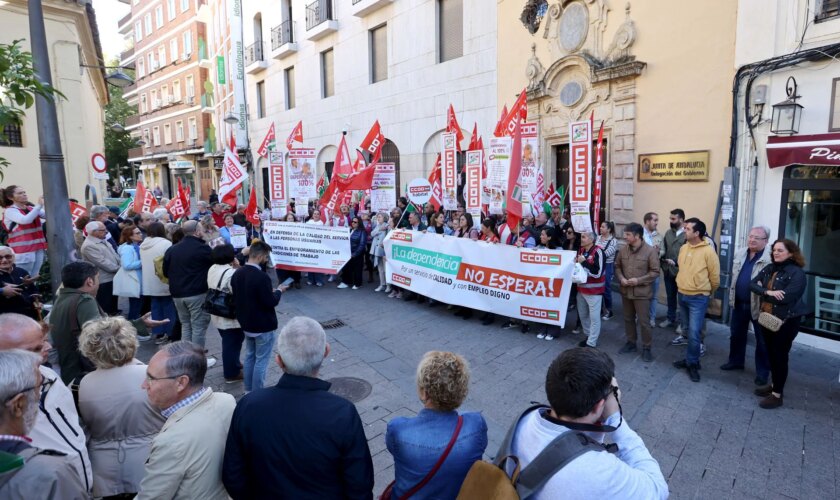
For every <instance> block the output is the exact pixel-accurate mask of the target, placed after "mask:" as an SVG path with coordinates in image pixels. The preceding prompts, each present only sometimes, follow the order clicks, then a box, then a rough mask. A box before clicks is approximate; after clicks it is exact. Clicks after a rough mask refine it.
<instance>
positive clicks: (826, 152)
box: [767, 134, 840, 168]
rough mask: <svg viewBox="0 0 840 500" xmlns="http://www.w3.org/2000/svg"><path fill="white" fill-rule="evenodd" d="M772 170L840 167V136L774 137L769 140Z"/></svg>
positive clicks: (768, 158) (768, 159)
mask: <svg viewBox="0 0 840 500" xmlns="http://www.w3.org/2000/svg"><path fill="white" fill-rule="evenodd" d="M767 164H768V165H769V166H770V168H776V167H787V166H790V165H831V166H838V165H840V134H819V135H794V136H790V137H778V136H772V137H770V138H768V139H767Z"/></svg>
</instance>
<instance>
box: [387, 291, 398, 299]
mask: <svg viewBox="0 0 840 500" xmlns="http://www.w3.org/2000/svg"><path fill="white" fill-rule="evenodd" d="M396 296H397V291H396V290H391V293H389V294H388V298H389V299H393V298H394V297H396Z"/></svg>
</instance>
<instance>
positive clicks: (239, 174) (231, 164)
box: [219, 134, 248, 207]
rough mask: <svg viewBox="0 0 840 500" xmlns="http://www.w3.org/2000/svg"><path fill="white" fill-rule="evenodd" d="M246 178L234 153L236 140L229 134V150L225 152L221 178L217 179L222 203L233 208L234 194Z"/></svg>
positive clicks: (234, 203)
mask: <svg viewBox="0 0 840 500" xmlns="http://www.w3.org/2000/svg"><path fill="white" fill-rule="evenodd" d="M247 178H248V171H247V170H245V167H243V166H242V163H240V162H239V155H238V154H237V152H236V139H235V138H234V137H233V134H230V148H228V149H226V150H225V160H224V164H223V167H222V178H221V179H219V196H220V197H221V199H222V203H227V204H228V205H230V206H232V207H235V206H236V192H237V191H238V190H239V188H240V186H242V182H243V181H244V180H245V179H247Z"/></svg>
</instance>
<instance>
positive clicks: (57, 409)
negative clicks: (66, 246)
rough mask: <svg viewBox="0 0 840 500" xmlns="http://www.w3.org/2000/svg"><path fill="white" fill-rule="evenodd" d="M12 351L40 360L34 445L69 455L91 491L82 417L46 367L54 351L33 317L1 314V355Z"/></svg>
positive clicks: (32, 433) (32, 435) (32, 432)
mask: <svg viewBox="0 0 840 500" xmlns="http://www.w3.org/2000/svg"><path fill="white" fill-rule="evenodd" d="M85 265H88V266H89V265H90V264H85ZM92 300H93V299H92V298H91V301H92ZM11 349H19V350H23V351H28V352H30V353H33V354H34V355H36V356H37V357H38V359H39V360H40V361H39V363H40V366H39V367H38V369H39V372H40V375H41V379H42V383H41V393H40V396H39V401H38V407H39V411H38V412H37V416H36V418H35V424H34V426H32V427H30V428H29V430H28V437H29V438H30V439H31V440H32V446H35V447H37V448H41V449H49V450H55V451H58V452H61V453H64V454H66V455H67V457H68V460H69V461H70V463H71V464H72V465H73V467H74V470H75V471H76V476H77V478H78V481H79V482H80V483H81V484H82V485H84V486H85V489H90V486H91V485H92V484H93V474H92V472H91V466H90V458H88V452H87V444H86V441H85V433H84V431H83V430H82V427H81V425H79V414H78V412H77V411H76V405H75V403H74V401H73V394H72V393H71V392H70V389H68V388H67V386H66V385H64V382H62V381H61V378H60V377H59V376H58V374H57V373H56V372H54V371H53V370H52V369H50V368H48V367H46V366H44V365H43V363H46V362H47V355H48V354H49V351H50V349H52V346H51V345H50V343H49V342H48V341H47V333H46V332H45V331H44V329H43V328H41V325H40V324H38V322H36V321H35V320H33V319H32V318H28V317H26V316H23V315H21V314H13V313H9V314H0V353H2V352H4V351H8V350H11ZM0 497H3V495H0ZM30 498H37V497H34V496H30Z"/></svg>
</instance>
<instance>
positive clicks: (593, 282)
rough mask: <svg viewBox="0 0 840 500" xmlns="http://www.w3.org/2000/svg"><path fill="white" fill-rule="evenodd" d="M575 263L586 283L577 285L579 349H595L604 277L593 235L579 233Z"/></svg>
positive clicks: (600, 250) (601, 262) (599, 251)
mask: <svg viewBox="0 0 840 500" xmlns="http://www.w3.org/2000/svg"><path fill="white" fill-rule="evenodd" d="M575 262H577V263H578V264H580V265H581V267H583V269H584V270H585V271H586V282H585V283H578V285H577V290H578V294H577V311H578V317H579V318H580V324H581V326H582V327H583V334H584V335H585V336H586V338H585V339H584V340H581V341H580V343H579V344H578V345H579V346H580V347H587V346H588V347H597V346H598V337H599V336H600V335H601V301H602V300H603V295H604V289H605V283H606V277H605V276H604V267H605V265H604V264H605V262H606V260H605V259H604V251H603V250H602V249H601V247H599V246H598V245H596V244H595V233H593V232H591V231H584V232H582V233H580V249H579V250H578V254H577V257H576V258H575Z"/></svg>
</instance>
